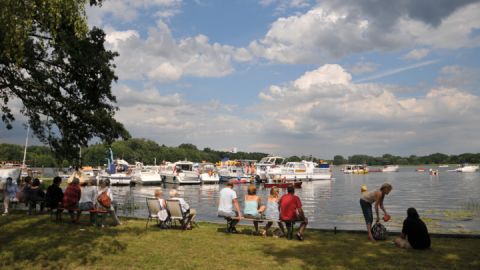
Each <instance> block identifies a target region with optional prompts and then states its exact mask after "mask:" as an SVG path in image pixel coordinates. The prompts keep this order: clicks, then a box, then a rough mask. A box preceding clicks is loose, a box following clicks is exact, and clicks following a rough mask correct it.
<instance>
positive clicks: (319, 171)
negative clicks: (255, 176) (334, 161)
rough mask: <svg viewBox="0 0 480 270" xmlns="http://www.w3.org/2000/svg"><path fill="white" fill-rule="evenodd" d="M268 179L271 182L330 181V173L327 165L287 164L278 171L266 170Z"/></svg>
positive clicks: (305, 162) (302, 162) (311, 163)
mask: <svg viewBox="0 0 480 270" xmlns="http://www.w3.org/2000/svg"><path fill="white" fill-rule="evenodd" d="M267 174H268V177H269V178H270V179H273V180H286V181H295V180H331V179H332V171H331V170H330V165H329V164H327V163H324V164H321V165H320V167H317V164H316V163H315V162H313V161H306V160H302V161H301V162H287V163H286V164H285V166H283V167H281V168H280V169H279V170H275V169H274V170H272V169H270V170H268V172H267Z"/></svg>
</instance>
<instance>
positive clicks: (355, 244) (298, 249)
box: [262, 230, 480, 269]
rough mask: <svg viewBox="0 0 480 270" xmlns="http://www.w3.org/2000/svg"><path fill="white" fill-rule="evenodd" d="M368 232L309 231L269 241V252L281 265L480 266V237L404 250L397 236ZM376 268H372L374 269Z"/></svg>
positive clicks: (360, 267) (301, 266) (308, 267)
mask: <svg viewBox="0 0 480 270" xmlns="http://www.w3.org/2000/svg"><path fill="white" fill-rule="evenodd" d="M366 238H367V236H366V234H365V235H362V234H353V233H343V232H340V233H337V234H334V233H333V232H319V231H315V230H310V231H307V233H306V238H305V241H303V242H300V241H298V240H290V241H289V240H284V241H285V242H284V243H279V244H276V243H275V244H272V243H266V244H265V245H264V247H263V250H262V251H263V253H264V254H265V256H272V257H274V259H275V261H277V262H278V263H279V264H280V265H283V264H287V263H291V262H292V261H298V262H299V263H298V264H299V265H300V268H302V269H319V268H320V269H367V268H371V267H368V266H372V267H373V268H374V269H479V265H480V262H479V260H478V259H476V260H473V259H474V258H475V252H474V251H473V250H478V247H479V246H478V245H479V243H480V242H479V241H463V240H459V239H457V240H456V241H462V242H461V243H462V244H464V245H465V246H464V247H462V248H459V247H458V246H455V245H452V243H451V242H448V240H447V241H445V240H444V239H433V244H434V245H435V244H436V245H437V246H434V248H433V249H428V250H404V249H400V248H397V247H395V245H394V244H393V243H392V240H393V239H394V237H391V238H390V239H389V240H386V241H377V242H375V243H373V242H369V241H368V240H367V239H366ZM373 268H372V269H373Z"/></svg>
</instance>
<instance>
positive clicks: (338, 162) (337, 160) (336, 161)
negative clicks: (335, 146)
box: [333, 155, 347, 165]
mask: <svg viewBox="0 0 480 270" xmlns="http://www.w3.org/2000/svg"><path fill="white" fill-rule="evenodd" d="M345 163H347V160H346V159H345V158H344V157H343V156H341V155H336V156H334V157H333V165H342V164H345Z"/></svg>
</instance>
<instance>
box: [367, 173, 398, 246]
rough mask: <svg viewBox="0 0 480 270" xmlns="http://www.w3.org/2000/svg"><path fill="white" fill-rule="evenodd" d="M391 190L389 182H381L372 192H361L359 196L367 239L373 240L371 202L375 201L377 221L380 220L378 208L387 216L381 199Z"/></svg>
mask: <svg viewBox="0 0 480 270" xmlns="http://www.w3.org/2000/svg"><path fill="white" fill-rule="evenodd" d="M391 191H392V185H390V184H389V183H385V184H383V185H382V186H381V187H380V189H378V190H374V191H372V192H362V196H361V198H360V206H361V207H362V212H363V217H364V218H365V223H366V224H367V231H368V239H370V240H371V241H375V239H374V238H373V235H372V223H373V212H372V203H375V213H376V214H377V222H379V221H380V217H379V216H378V208H379V207H380V209H382V210H383V213H384V214H385V215H386V216H387V215H388V214H387V211H386V210H385V207H383V199H384V198H385V195H388V194H389V193H390V192H391Z"/></svg>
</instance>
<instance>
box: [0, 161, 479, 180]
mask: <svg viewBox="0 0 480 270" xmlns="http://www.w3.org/2000/svg"><path fill="white" fill-rule="evenodd" d="M447 166H448V165H443V166H439V168H446V167H447ZM1 169H2V170H1V171H0V177H1V176H2V175H3V174H4V176H5V177H6V175H7V174H8V175H12V176H14V175H20V174H21V170H20V168H18V167H13V168H5V167H2V168H1ZM478 169H479V166H478V165H463V166H460V167H457V168H455V169H452V170H447V171H455V172H475V171H477V170H478ZM341 170H342V171H343V173H345V174H366V173H371V172H398V170H399V166H398V165H386V166H384V167H382V168H369V167H368V166H367V165H350V164H348V165H344V166H343V168H342V169H341ZM416 171H417V172H422V171H429V172H430V174H432V175H437V174H438V169H435V170H434V169H432V168H430V169H428V170H427V169H424V168H417V169H416ZM61 176H62V177H64V178H68V179H69V181H71V180H72V179H73V178H74V177H77V178H79V179H80V181H81V182H83V181H85V180H86V179H93V180H96V181H98V180H101V179H108V180H109V181H110V183H111V184H112V185H135V184H143V185H148V184H150V185H158V184H163V183H169V184H216V183H219V182H222V181H233V182H235V183H239V184H241V183H251V182H257V183H265V186H271V185H277V186H281V185H285V186H286V185H288V184H291V183H294V185H295V186H297V187H300V186H301V183H302V181H330V180H333V178H332V167H331V166H330V164H328V163H323V162H321V163H317V162H313V161H307V160H302V161H299V162H286V163H285V158H283V157H280V156H268V157H264V158H262V159H261V160H260V161H258V162H257V161H255V160H225V161H220V162H217V163H215V164H214V163H208V162H202V163H195V162H191V161H186V160H183V161H177V162H164V163H162V164H160V165H144V164H143V163H141V162H136V163H135V164H134V165H131V164H129V163H128V162H126V161H125V160H122V159H116V160H113V158H112V159H110V160H109V162H108V164H107V167H106V168H105V169H102V168H93V167H90V166H85V167H83V168H82V169H80V170H76V171H73V172H69V173H68V174H64V175H61Z"/></svg>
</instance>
